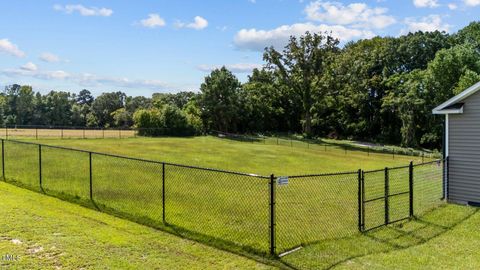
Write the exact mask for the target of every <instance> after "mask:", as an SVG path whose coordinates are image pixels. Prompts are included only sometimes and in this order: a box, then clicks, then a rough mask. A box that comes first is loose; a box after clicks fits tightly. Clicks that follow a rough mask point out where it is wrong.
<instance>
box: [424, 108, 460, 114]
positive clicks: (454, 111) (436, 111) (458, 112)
mask: <svg viewBox="0 0 480 270" xmlns="http://www.w3.org/2000/svg"><path fill="white" fill-rule="evenodd" d="M432 113H433V114H462V113H463V107H461V108H460V109H448V110H435V109H434V110H433V111H432Z"/></svg>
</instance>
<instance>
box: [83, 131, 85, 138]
mask: <svg viewBox="0 0 480 270" xmlns="http://www.w3.org/2000/svg"><path fill="white" fill-rule="evenodd" d="M83 138H84V139H85V128H83Z"/></svg>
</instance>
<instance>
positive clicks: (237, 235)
mask: <svg viewBox="0 0 480 270" xmlns="http://www.w3.org/2000/svg"><path fill="white" fill-rule="evenodd" d="M38 142H41V143H46V144H50V145H62V146H69V147H74V148H78V149H87V150H91V151H98V152H107V153H114V154H120V155H125V156H133V157H139V158H147V159H153V160H165V161H169V162H175V163H181V164H188V165H197V166H206V167H214V168H221V169H229V170H233V171H243V172H254V173H261V174H268V173H272V172H274V173H275V174H276V175H282V174H283V175H284V174H305V173H324V172H331V171H345V170H350V171H353V172H352V173H349V174H342V175H335V176H330V175H327V176H310V177H305V178H290V180H289V184H288V185H287V186H278V187H276V231H277V233H276V240H277V241H276V242H277V243H276V246H277V252H278V253H280V252H283V251H286V250H288V249H291V248H294V247H296V246H298V245H301V244H308V243H311V242H315V241H320V240H325V239H333V238H339V237H347V236H351V235H354V234H357V233H358V197H357V194H358V174H357V172H356V171H355V170H357V169H358V168H364V169H373V168H375V169H376V168H379V167H380V168H382V167H385V166H395V165H406V164H408V162H409V160H410V159H411V158H412V157H409V156H396V157H395V159H394V158H393V156H392V155H386V154H370V155H367V153H365V152H362V151H349V152H347V154H345V152H344V151H343V150H340V149H335V150H334V149H330V150H329V151H327V152H325V151H323V150H319V149H302V148H296V147H290V146H282V145H279V146H277V145H263V144H255V143H253V144H252V143H245V142H237V141H232V140H227V139H219V138H215V137H193V138H131V139H121V140H119V139H87V140H83V139H67V140H53V139H51V140H39V141H38ZM41 153H42V189H40V186H39V166H38V165H39V148H38V146H36V145H29V144H20V143H15V142H12V141H5V175H6V178H7V181H10V182H15V183H16V184H20V185H23V186H26V187H28V188H30V189H33V190H36V191H41V192H45V193H47V194H50V195H54V196H59V197H62V198H65V199H69V200H74V201H78V202H80V203H82V204H85V205H87V206H89V207H93V208H97V209H99V210H102V211H105V212H109V213H113V214H116V215H120V216H123V217H126V218H130V219H132V220H135V221H138V222H140V223H143V224H148V225H151V226H153V227H157V228H161V229H165V230H167V231H171V232H174V233H176V234H180V235H184V236H186V237H189V238H194V239H198V240H200V241H206V242H212V243H213V244H215V245H218V246H221V247H222V248H231V247H240V249H241V252H243V251H247V252H250V251H253V252H255V253H261V254H265V253H267V252H268V251H269V236H270V234H269V232H270V231H269V225H270V223H269V215H270V210H269V204H270V202H269V196H270V191H269V184H268V181H269V180H268V179H265V178H258V177H251V176H243V175H232V174H226V173H223V172H215V171H205V170H198V169H191V168H185V167H178V166H173V165H168V164H167V165H166V166H165V170H163V168H162V164H155V163H148V162H144V161H136V160H128V159H122V158H115V157H110V156H104V155H98V154H94V155H93V156H92V199H90V194H89V155H88V153H82V152H76V151H70V150H63V149H57V148H51V147H42V152H41ZM417 162H419V160H417ZM423 168H424V169H423V172H422V171H421V170H418V172H419V173H420V174H418V175H423V176H422V177H420V178H418V181H417V183H419V185H417V184H416V194H417V198H418V201H419V202H421V201H422V200H423V199H424V197H425V196H421V195H422V194H424V193H425V192H423V191H428V188H432V186H433V187H434V188H435V189H434V190H435V192H427V193H428V194H432V196H435V197H434V198H429V199H435V200H438V198H440V196H441V174H439V172H440V173H441V167H438V166H436V165H434V164H433V165H431V166H426V167H423ZM163 173H165V208H163V202H162V196H163V193H162V188H163V187H162V175H163ZM380 176H382V175H380ZM369 179H370V178H369ZM394 180H395V181H398V182H399V183H401V186H400V188H402V189H399V190H394V189H393V187H392V192H401V191H405V190H403V189H404V187H405V186H406V187H407V188H408V185H405V184H408V168H404V169H401V170H399V171H396V172H395V174H394V172H392V181H394ZM422 180H424V181H422ZM372 181H374V182H373V184H375V183H377V182H378V183H380V184H381V183H383V178H382V177H377V178H374V179H373V180H372ZM372 181H370V180H369V181H368V182H366V185H367V187H369V186H370V185H371V184H372ZM426 181H428V182H429V183H430V182H431V184H428V183H427V185H424V186H422V183H426ZM402 186H403V187H402ZM375 187H379V185H377V184H375ZM417 187H418V188H419V189H417ZM425 187H426V188H427V189H426V188H425ZM382 190H383V189H380V191H381V192H383V191H382ZM438 191H439V192H438ZM368 194H370V193H368ZM428 194H427V195H428ZM438 194H440V195H438ZM403 199H408V197H406V196H403ZM428 202H429V201H428ZM416 203H417V202H416ZM428 206H429V204H427V207H428ZM391 208H392V209H393V210H396V209H397V208H402V209H404V210H408V204H407V205H405V204H404V202H402V201H399V203H397V204H394V203H392V206H391ZM164 209H165V221H166V223H163V220H162V215H163V210H164ZM378 209H383V206H381V205H379V206H378ZM378 209H374V210H378ZM407 212H408V211H407ZM369 213H370V211H369V212H368V213H367V214H369ZM379 213H380V212H379ZM402 213H405V211H403V212H402ZM371 220H372V219H370V218H369V219H367V221H368V222H370V221H371ZM234 249H235V250H236V251H237V249H236V248H234Z"/></svg>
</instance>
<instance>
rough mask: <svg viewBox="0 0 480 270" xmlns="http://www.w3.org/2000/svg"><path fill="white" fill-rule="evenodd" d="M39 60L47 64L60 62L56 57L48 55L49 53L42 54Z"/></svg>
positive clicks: (51, 54)
mask: <svg viewBox="0 0 480 270" xmlns="http://www.w3.org/2000/svg"><path fill="white" fill-rule="evenodd" d="M39 58H40V60H42V61H44V62H48V63H56V62H60V57H58V56H57V55H55V54H53V53H49V52H44V53H42V54H41V55H40V57H39Z"/></svg>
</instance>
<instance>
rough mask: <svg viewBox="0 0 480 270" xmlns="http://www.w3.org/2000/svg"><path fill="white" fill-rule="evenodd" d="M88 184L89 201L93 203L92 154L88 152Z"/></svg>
mask: <svg viewBox="0 0 480 270" xmlns="http://www.w3.org/2000/svg"><path fill="white" fill-rule="evenodd" d="M88 167H89V182H90V200H91V201H93V168H92V152H88Z"/></svg>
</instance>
